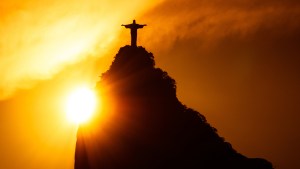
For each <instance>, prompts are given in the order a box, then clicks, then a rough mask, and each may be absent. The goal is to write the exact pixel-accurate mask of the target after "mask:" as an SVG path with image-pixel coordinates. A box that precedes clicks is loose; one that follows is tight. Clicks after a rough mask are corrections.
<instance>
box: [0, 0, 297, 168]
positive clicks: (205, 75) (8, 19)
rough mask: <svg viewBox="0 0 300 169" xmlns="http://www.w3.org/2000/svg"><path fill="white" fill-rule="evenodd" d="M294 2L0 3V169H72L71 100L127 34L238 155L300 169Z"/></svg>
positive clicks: (15, 0) (73, 130) (95, 76)
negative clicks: (133, 30)
mask: <svg viewBox="0 0 300 169" xmlns="http://www.w3.org/2000/svg"><path fill="white" fill-rule="evenodd" d="M299 11H300V3H299V2H298V1H297V0H287V1H279V0H264V1H259V0H251V1H250V0H245V1H242V2H241V1H237V0H228V1H226V2H224V1H220V0H201V1H199V0H172V1H171V0H164V1H163V0H156V1H150V0H145V1H140V0H134V1H131V2H130V4H127V1H121V0H116V1H102V0H89V1H86V0H78V1H75V2H74V1H71V0H51V1H50V0H43V1H38V0H28V1H21V0H4V1H1V4H0V15H1V17H0V76H1V80H0V100H2V101H1V102H0V111H1V112H0V113H1V114H0V119H1V120H0V132H1V136H2V137H1V139H0V150H1V154H0V168H7V169H19V168H25V169H26V168H28V169H31V168H45V169H47V168H49V169H50V168H56V169H59V168H64V169H65V168H72V165H73V161H72V160H73V153H74V148H75V145H74V144H75V134H76V127H75V126H74V125H72V124H69V123H68V122H67V121H66V119H65V113H64V110H63V107H64V103H65V98H66V95H67V94H68V93H69V92H70V91H71V90H72V89H73V88H75V87H76V86H79V85H82V84H87V85H90V86H93V84H94V83H95V82H96V81H97V80H99V79H98V76H99V75H100V74H101V73H102V72H103V71H105V70H106V69H107V68H108V66H109V65H110V62H111V61H112V59H113V57H114V55H115V54H116V52H117V51H118V48H119V47H120V46H124V45H125V44H128V43H129V32H128V30H125V29H124V28H122V27H121V26H120V25H121V24H126V23H129V22H131V20H132V19H134V18H135V19H137V21H138V22H141V23H142V24H143V23H146V24H148V26H147V27H145V28H144V29H142V30H141V31H139V41H138V44H140V45H143V46H144V47H146V49H147V50H149V51H151V52H153V53H154V56H155V58H156V63H157V65H158V66H159V67H161V68H162V69H164V70H166V71H167V72H168V73H169V74H170V75H171V76H172V77H173V78H175V80H176V81H177V88H178V97H179V98H180V100H181V101H182V102H183V103H184V104H186V105H187V106H189V107H192V108H194V109H196V110H198V111H200V112H201V113H202V114H203V115H205V116H206V117H207V119H208V121H209V122H210V123H211V124H212V126H214V127H216V128H217V129H218V131H219V133H220V135H221V136H223V137H225V139H226V140H227V141H229V142H231V143H232V145H233V147H234V148H236V149H237V150H238V151H239V152H241V153H243V154H245V155H247V156H250V157H264V158H267V159H268V160H270V161H271V162H273V163H274V166H275V167H277V168H282V169H296V168H299V167H300V166H299V164H297V163H296V162H297V159H298V157H299V156H300V154H299V152H300V146H299V144H298V143H299V142H300V134H299V132H298V129H299V127H300V125H299V123H298V121H297V120H298V119H299V117H300V115H299V113H300V106H299V103H298V101H299V100H300V98H299V97H300V91H299V90H300V89H299V86H300V78H299V75H298V74H299V73H298V72H300V68H299V67H300V65H299V63H300V59H299V54H300V51H299V50H300V49H299V44H300V40H299V39H300V31H299V30H300V22H299V21H298V20H299V19H298V18H300V12H299Z"/></svg>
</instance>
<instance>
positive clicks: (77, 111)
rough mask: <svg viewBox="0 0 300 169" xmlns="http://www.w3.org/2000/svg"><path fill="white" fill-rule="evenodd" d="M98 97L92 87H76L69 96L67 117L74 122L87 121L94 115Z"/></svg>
mask: <svg viewBox="0 0 300 169" xmlns="http://www.w3.org/2000/svg"><path fill="white" fill-rule="evenodd" d="M96 104H97V97H96V94H95V92H94V91H93V90H92V89H89V88H87V87H81V88H77V89H75V90H74V91H73V92H72V93H71V94H70V95H69V97H68V98H67V104H66V113H67V119H68V120H69V121H71V122H73V123H76V124H81V123H85V122H87V121H88V120H89V119H90V118H91V117H92V115H93V113H94V111H95V109H96Z"/></svg>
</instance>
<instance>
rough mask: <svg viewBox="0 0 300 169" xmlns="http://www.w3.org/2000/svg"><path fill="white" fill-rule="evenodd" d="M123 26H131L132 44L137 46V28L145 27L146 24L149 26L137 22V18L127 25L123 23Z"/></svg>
mask: <svg viewBox="0 0 300 169" xmlns="http://www.w3.org/2000/svg"><path fill="white" fill-rule="evenodd" d="M121 26H125V28H129V29H130V34H131V46H134V47H136V40H137V30H138V29H140V28H143V27H144V26H147V25H140V24H136V23H135V20H133V22H132V24H127V25H123V24H122V25H121Z"/></svg>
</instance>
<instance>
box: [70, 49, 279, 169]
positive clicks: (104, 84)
mask: <svg viewBox="0 0 300 169" xmlns="http://www.w3.org/2000/svg"><path fill="white" fill-rule="evenodd" d="M154 66H155V62H154V58H153V55H152V54H151V53H148V52H147V51H146V50H145V49H144V48H142V47H131V46H125V47H122V48H121V49H120V51H119V53H118V54H117V55H116V57H115V60H114V61H113V63H112V65H111V67H110V69H109V70H108V71H107V72H105V73H103V75H102V77H101V81H100V82H99V83H98V85H97V90H98V91H101V95H102V96H103V99H102V105H103V108H102V110H101V114H100V115H99V117H98V118H95V119H96V120H95V121H94V122H91V124H89V125H86V126H81V127H80V128H79V130H78V133H77V143H76V152H75V169H100V168H103V169H169V168H170V169H171V168H178V169H193V168H195V169H196V168H197V169H200V168H201V169H222V168H223V169H272V168H273V167H272V164H271V163H270V162H268V161H266V160H264V159H260V158H247V157H245V156H243V155H241V154H239V153H237V152H236V151H235V150H234V149H233V148H232V147H231V145H230V144H229V143H228V142H225V141H224V139H223V138H222V137H220V136H219V135H218V134H217V131H216V129H215V128H213V127H212V126H210V125H209V123H208V122H207V121H206V119H205V117H204V116H203V115H201V114H200V113H199V112H197V111H195V110H192V109H190V108H187V107H186V106H185V105H183V104H182V103H181V102H180V101H179V100H178V99H177V97H176V85H175V81H174V80H173V79H172V78H171V77H170V76H168V74H167V73H166V72H164V71H162V70H161V69H159V68H155V67H154Z"/></svg>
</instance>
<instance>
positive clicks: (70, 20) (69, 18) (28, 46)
mask: <svg viewBox="0 0 300 169" xmlns="http://www.w3.org/2000/svg"><path fill="white" fill-rule="evenodd" d="M155 2H156V1H149V0H144V1H138V0H134V1H132V2H131V3H130V4H128V2H125V1H122V0H117V1H113V2H111V1H104V0H100V1H99V0H89V1H86V0H78V1H72V0H63V1H61V0H43V1H39V0H28V1H22V0H4V1H1V4H0V15H1V19H0V77H1V81H0V99H1V98H2V99H3V98H6V97H7V96H9V95H11V94H12V93H13V92H14V91H15V90H16V89H18V88H28V87H30V86H32V85H33V84H35V83H36V82H38V81H39V80H43V79H49V78H51V77H53V75H55V74H56V73H57V72H59V71H60V70H62V69H63V68H64V66H65V65H67V64H70V63H74V62H78V61H80V60H81V59H83V58H85V57H87V56H91V55H92V54H93V53H94V52H95V50H96V53H97V56H101V55H102V54H103V52H107V51H106V50H109V47H110V46H112V45H113V44H112V42H114V40H115V39H116V36H118V34H119V32H120V30H121V27H120V24H121V23H123V22H125V21H128V20H131V18H133V17H134V16H136V15H138V14H139V13H141V11H143V10H145V8H147V7H148V6H151V4H154V3H155Z"/></svg>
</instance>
